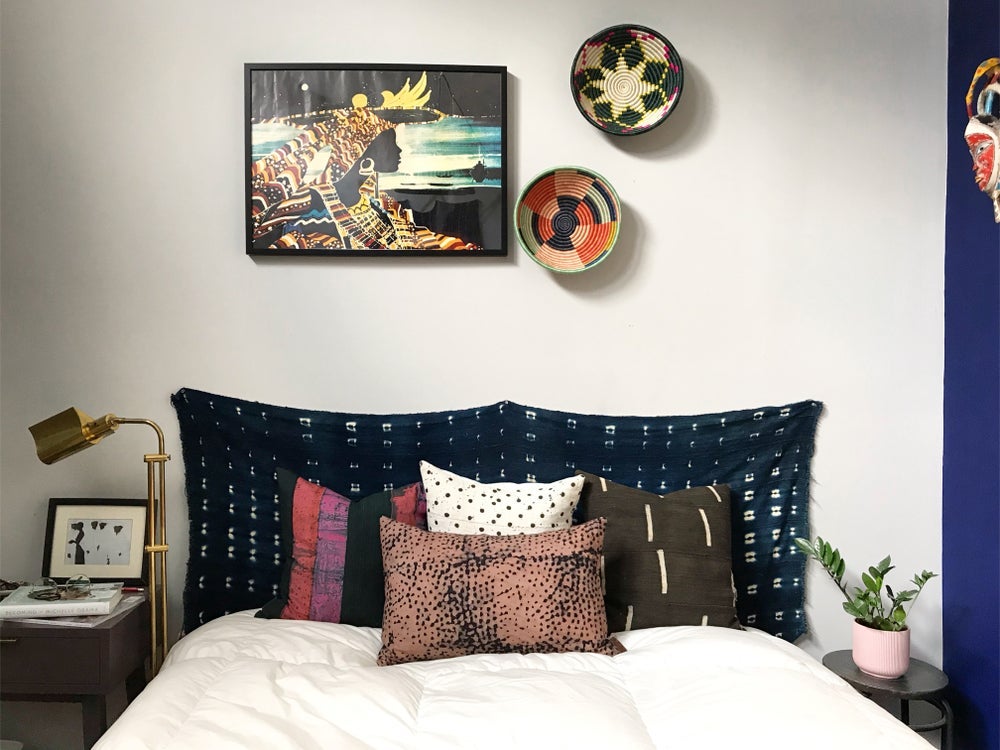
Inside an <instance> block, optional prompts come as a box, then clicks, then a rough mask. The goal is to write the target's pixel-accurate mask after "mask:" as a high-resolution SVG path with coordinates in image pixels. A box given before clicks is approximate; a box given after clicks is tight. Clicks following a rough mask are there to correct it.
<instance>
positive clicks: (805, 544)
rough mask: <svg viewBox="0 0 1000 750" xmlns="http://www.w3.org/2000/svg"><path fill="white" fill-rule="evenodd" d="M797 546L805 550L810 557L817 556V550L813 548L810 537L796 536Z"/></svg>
mask: <svg viewBox="0 0 1000 750" xmlns="http://www.w3.org/2000/svg"><path fill="white" fill-rule="evenodd" d="M794 541H795V546H796V547H798V548H799V549H800V550H801V551H802V552H804V553H805V554H806V555H808V556H809V557H815V556H816V550H815V549H814V548H813V546H812V544H811V543H810V542H809V540H808V539H803V538H802V537H796V538H795V539H794Z"/></svg>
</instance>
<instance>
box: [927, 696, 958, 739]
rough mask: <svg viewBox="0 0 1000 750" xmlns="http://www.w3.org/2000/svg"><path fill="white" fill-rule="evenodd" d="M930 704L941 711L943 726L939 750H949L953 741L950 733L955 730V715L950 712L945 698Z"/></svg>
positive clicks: (949, 705)
mask: <svg viewBox="0 0 1000 750" xmlns="http://www.w3.org/2000/svg"><path fill="white" fill-rule="evenodd" d="M931 702H932V703H934V705H936V706H937V707H938V708H940V709H941V715H942V716H943V717H944V726H943V727H941V750H951V748H952V744H951V743H952V741H953V739H954V737H953V734H952V733H953V732H954V729H955V715H954V714H953V713H952V711H951V704H950V703H949V702H948V700H947V699H946V698H937V699H936V700H933V701H931Z"/></svg>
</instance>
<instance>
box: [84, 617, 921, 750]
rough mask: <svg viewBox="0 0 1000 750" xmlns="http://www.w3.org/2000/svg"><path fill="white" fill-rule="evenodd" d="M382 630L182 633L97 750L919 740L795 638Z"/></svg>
mask: <svg viewBox="0 0 1000 750" xmlns="http://www.w3.org/2000/svg"><path fill="white" fill-rule="evenodd" d="M379 637H380V634H379V631H378V630H375V629H371V628H357V627H351V626H348V625H331V624H326V623H312V622H299V621H288V620H260V619H254V618H253V616H252V613H250V612H242V613H239V614H235V615H228V616H226V617H222V618H219V619H217V620H214V621H212V622H210V623H208V624H207V625H203V626H202V627H200V628H198V630H196V631H195V632H193V633H191V634H190V635H188V636H187V637H185V638H184V639H182V640H181V641H180V642H179V643H178V644H177V645H176V646H175V647H174V648H173V650H172V651H171V653H170V656H169V657H168V659H167V661H166V663H165V664H164V666H163V669H162V670H161V671H160V674H159V675H158V676H157V677H156V679H155V680H153V681H152V682H151V683H150V684H149V686H148V687H147V688H146V689H145V690H144V691H143V692H142V694H141V695H140V696H139V697H138V698H137V699H136V700H135V701H134V702H133V703H132V705H131V706H130V707H129V708H128V709H127V710H126V711H125V713H124V714H123V715H122V716H121V718H120V719H119V720H118V721H117V722H115V724H114V725H113V726H112V727H111V729H110V730H109V731H108V732H107V734H106V735H105V736H104V737H103V738H102V739H101V741H100V742H99V743H98V744H97V745H96V750H135V749H139V748H141V749H143V750H147V749H150V748H158V749H160V750H165V749H166V748H169V749H170V750H227V749H229V748H260V749H261V750H265V749H266V750H272V749H276V748H282V749H284V748H288V749H295V750H299V749H301V750H319V749H320V748H323V749H324V750H329V749H334V748H335V749H337V750H339V749H341V748H343V749H353V748H376V749H379V750H381V749H382V748H386V749H390V748H391V749H395V748H399V749H401V750H402V749H403V748H405V749H406V750H423V749H425V748H426V749H433V750H452V749H454V750H475V749H479V748H483V749H485V748H497V749H499V748H503V750H517V749H519V748H540V749H542V748H544V749H545V750H552V749H555V748H566V749H567V750H585V749H587V748H595V749H597V748H600V750H611V749H625V750H631V749H633V748H635V749H636V750H644V749H646V748H682V749H684V750H687V749H688V748H751V749H753V748H781V747H790V746H793V745H795V746H802V747H809V748H810V750H816V749H817V748H869V747H871V748H875V747H878V748H880V749H888V748H920V749H922V750H926V748H928V747H929V746H930V745H929V744H928V743H927V742H926V741H925V740H923V739H922V738H921V737H920V736H919V735H917V734H916V733H914V732H912V731H911V730H909V729H907V728H906V727H905V726H903V725H902V724H901V723H900V722H899V721H897V720H896V719H895V718H893V717H892V716H890V715H889V714H888V713H887V712H886V711H884V710H883V709H882V708H880V707H878V706H877V705H875V704H873V703H871V702H870V701H868V700H866V699H865V698H863V697H862V696H860V695H858V694H857V693H856V692H855V691H854V690H853V689H852V688H851V687H850V686H849V685H847V683H845V682H844V681H843V680H841V679H840V678H838V677H837V676H835V675H834V674H833V673H831V672H829V671H828V670H826V669H825V668H824V667H823V666H822V665H820V664H819V663H818V662H817V661H816V660H815V659H813V658H812V657H810V656H808V655H807V654H805V653H804V652H802V651H801V650H799V649H798V648H796V647H795V646H792V645H790V644H788V643H785V642H784V641H781V640H778V639H776V638H772V637H771V636H769V635H766V634H764V633H761V632H758V631H746V632H741V631H737V630H728V629H723V628H714V627H673V628H651V629H648V630H637V631H633V632H629V633H623V634H620V639H621V641H622V643H623V644H624V645H625V646H626V648H627V649H628V651H627V652H626V653H624V654H621V655H619V656H616V657H613V658H612V657H607V656H598V655H594V654H546V655H524V656H522V655H517V654H504V655H478V656H465V657H459V658H455V659H445V660H441V661H432V662H420V663H414V664H405V665H399V666H394V667H377V666H375V656H376V654H377V653H378V649H379V645H380V644H379Z"/></svg>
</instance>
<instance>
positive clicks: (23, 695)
mask: <svg viewBox="0 0 1000 750" xmlns="http://www.w3.org/2000/svg"><path fill="white" fill-rule="evenodd" d="M148 656H149V603H148V602H142V603H141V604H139V605H138V606H136V607H133V608H132V609H129V610H126V611H125V612H122V613H121V614H120V615H117V616H116V617H112V618H111V619H110V620H107V621H106V622H102V623H101V624H100V625H95V626H94V627H89V628H85V627H70V626H66V625H36V624H29V623H22V622H14V621H9V620H0V700H12V701H64V702H74V703H82V704H83V744H84V747H85V748H90V747H91V746H92V745H93V744H94V743H96V742H97V740H98V739H99V738H100V736H101V735H102V734H103V733H104V732H105V730H107V728H108V711H107V696H108V693H110V692H111V691H112V690H114V689H115V688H117V687H119V686H120V685H122V684H123V683H124V685H125V694H126V698H127V700H128V701H130V702H131V701H132V699H133V698H135V696H137V695H138V694H139V693H140V692H141V691H142V689H143V688H144V687H145V686H146V659H147V657H148Z"/></svg>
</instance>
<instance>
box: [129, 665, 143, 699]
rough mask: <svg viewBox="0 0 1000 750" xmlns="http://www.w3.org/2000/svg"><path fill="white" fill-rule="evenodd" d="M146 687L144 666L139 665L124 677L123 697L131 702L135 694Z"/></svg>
mask: <svg viewBox="0 0 1000 750" xmlns="http://www.w3.org/2000/svg"><path fill="white" fill-rule="evenodd" d="M144 687H146V667H145V665H140V666H138V667H136V668H135V669H134V670H132V673H131V674H130V675H129V676H128V677H126V678H125V698H126V700H127V701H128V702H129V703H131V702H132V701H134V700H135V698H136V696H137V695H139V693H141V692H142V690H143V688H144Z"/></svg>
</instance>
